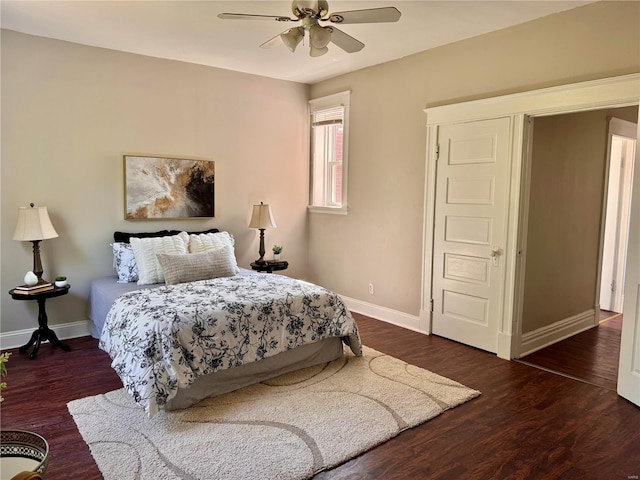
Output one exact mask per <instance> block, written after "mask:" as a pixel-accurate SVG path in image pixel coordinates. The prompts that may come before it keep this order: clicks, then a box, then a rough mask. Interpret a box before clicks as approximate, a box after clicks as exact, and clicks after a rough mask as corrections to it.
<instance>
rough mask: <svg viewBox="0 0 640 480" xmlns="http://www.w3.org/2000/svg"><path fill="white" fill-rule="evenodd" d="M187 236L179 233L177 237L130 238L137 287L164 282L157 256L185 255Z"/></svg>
mask: <svg viewBox="0 0 640 480" xmlns="http://www.w3.org/2000/svg"><path fill="white" fill-rule="evenodd" d="M188 245H189V234H188V233H187V232H180V233H179V234H178V235H172V236H169V237H157V238H133V237H132V238H131V248H132V249H133V254H134V255H135V257H136V263H137V264H138V285H151V284H153V283H162V282H164V275H163V274H162V267H161V266H160V264H159V263H158V257H157V255H158V254H159V253H167V254H171V255H183V254H186V253H187V247H188Z"/></svg>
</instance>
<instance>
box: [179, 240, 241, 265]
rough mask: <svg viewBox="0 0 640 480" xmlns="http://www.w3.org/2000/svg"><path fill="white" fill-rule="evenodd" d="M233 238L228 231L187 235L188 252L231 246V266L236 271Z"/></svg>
mask: <svg viewBox="0 0 640 480" xmlns="http://www.w3.org/2000/svg"><path fill="white" fill-rule="evenodd" d="M234 245H235V240H234V238H233V235H231V234H230V233H229V232H216V233H198V234H193V233H192V234H191V235H189V253H202V252H207V251H209V250H218V249H220V248H222V247H226V246H228V247H231V254H232V257H233V266H234V269H235V271H236V273H237V272H239V271H240V268H238V262H237V260H236V255H235V250H234Z"/></svg>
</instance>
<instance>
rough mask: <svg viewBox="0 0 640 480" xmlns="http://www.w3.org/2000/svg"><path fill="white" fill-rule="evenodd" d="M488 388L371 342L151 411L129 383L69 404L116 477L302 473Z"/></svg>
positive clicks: (106, 471) (103, 466)
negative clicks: (357, 351) (359, 352)
mask: <svg viewBox="0 0 640 480" xmlns="http://www.w3.org/2000/svg"><path fill="white" fill-rule="evenodd" d="M479 394H480V392H478V391H476V390H472V389H470V388H467V387H465V386H464V385H461V384H459V383H457V382H454V381H452V380H449V379H447V378H444V377H441V376H439V375H436V374H434V373H432V372H429V371H427V370H424V369H421V368H418V367H415V366H412V365H408V364H407V363H405V362H403V361H401V360H398V359H397V358H393V357H390V356H388V355H384V354H382V353H380V352H377V351H375V350H372V349H370V348H367V347H364V356H363V357H354V356H353V354H351V353H350V352H346V350H345V355H344V356H343V357H342V358H340V359H338V360H334V361H333V362H331V363H327V364H323V365H319V366H317V367H310V368H306V369H304V370H299V371H297V372H292V373H289V374H286V375H282V376H280V377H277V378H274V379H272V380H269V381H267V382H263V383H260V384H257V385H252V386H249V387H245V388H243V389H241V390H237V391H235V392H231V393H228V394H225V395H221V396H219V397H215V398H209V399H206V400H204V401H202V402H200V403H199V404H197V405H195V406H193V407H191V408H188V409H185V410H178V411H173V412H160V413H158V414H157V415H156V416H154V417H153V418H151V419H149V418H148V417H147V415H146V413H145V412H144V411H143V410H142V409H141V408H140V407H139V406H137V405H136V404H135V403H134V402H133V400H131V398H130V397H129V395H128V394H127V393H126V392H125V390H124V389H120V390H115V391H112V392H109V393H106V394H104V395H97V396H93V397H87V398H83V399H80V400H74V401H73V402H70V403H69V404H68V408H69V411H70V412H71V414H72V415H73V418H74V420H75V422H76V424H77V425H78V429H79V430H80V433H81V434H82V437H83V438H84V441H85V442H86V443H87V444H88V445H89V448H90V449H91V454H92V455H93V457H94V458H95V460H96V463H97V464H98V467H99V468H100V471H101V472H102V474H103V476H104V478H105V479H106V480H111V479H113V480H115V479H117V480H127V479H154V480H158V479H163V480H164V479H167V480H168V479H203V480H211V479H243V480H250V479H256V480H257V479H260V480H262V479H276V478H277V479H279V480H282V479H292V480H293V479H306V478H310V477H312V476H313V475H314V474H316V473H318V472H320V471H322V470H325V469H327V468H331V467H334V466H337V465H339V464H341V463H343V462H345V461H347V460H349V459H350V458H353V457H355V456H357V455H359V454H360V453H363V452H365V451H367V450H369V449H371V448H372V447H374V446H376V445H379V444H380V443H383V442H385V441H387V440H389V439H390V438H392V437H395V436H396V435H398V434H399V433H400V432H402V431H403V430H406V429H407V428H411V427H414V426H416V425H419V424H421V423H423V422H425V421H427V420H429V419H431V418H433V417H435V416H437V415H439V414H440V413H442V412H443V411H445V410H447V409H449V408H452V407H455V406H457V405H460V404H462V403H464V402H466V401H467V400H470V399H472V398H474V397H476V396H478V395H479Z"/></svg>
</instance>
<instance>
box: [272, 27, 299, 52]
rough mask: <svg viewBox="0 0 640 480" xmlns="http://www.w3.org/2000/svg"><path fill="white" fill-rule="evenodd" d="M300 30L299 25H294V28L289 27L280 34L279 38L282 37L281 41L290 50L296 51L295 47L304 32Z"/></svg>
mask: <svg viewBox="0 0 640 480" xmlns="http://www.w3.org/2000/svg"><path fill="white" fill-rule="evenodd" d="M301 30H302V29H301V28H300V27H295V28H290V29H289V30H287V31H286V32H284V33H282V34H280V38H282V41H283V42H284V44H285V45H286V46H287V48H288V49H289V50H291V51H292V52H295V51H296V47H297V46H298V45H299V44H300V42H301V41H302V37H304V33H303V31H301ZM276 38H277V37H276Z"/></svg>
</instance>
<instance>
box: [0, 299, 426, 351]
mask: <svg viewBox="0 0 640 480" xmlns="http://www.w3.org/2000/svg"><path fill="white" fill-rule="evenodd" d="M342 299H343V301H344V303H345V305H346V306H347V308H349V310H351V311H354V312H356V313H361V314H363V315H367V316H368V317H371V318H375V319H376V320H382V321H383V322H387V323H391V324H392V325H396V326H398V327H402V328H406V329H408V330H413V331H415V332H419V333H424V334H427V335H428V333H429V332H426V331H424V330H421V329H420V326H419V324H420V319H419V317H418V316H416V315H409V314H407V313H403V312H399V311H397V310H392V309H390V308H386V307H381V306H379V305H374V304H372V303H368V302H363V301H361V300H356V299H355V298H349V297H344V296H342ZM90 326H91V323H90V321H89V320H83V321H78V322H72V323H65V324H61V325H50V328H51V330H53V331H54V332H56V335H57V336H58V338H59V339H60V340H64V339H68V338H77V337H85V336H89V335H91V333H90V330H89V328H90ZM33 331H34V329H28V330H17V331H14V332H8V333H0V349H1V350H6V349H8V348H17V347H20V346H22V345H25V344H26V343H27V342H28V341H29V339H30V338H31V335H32V334H33Z"/></svg>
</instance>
